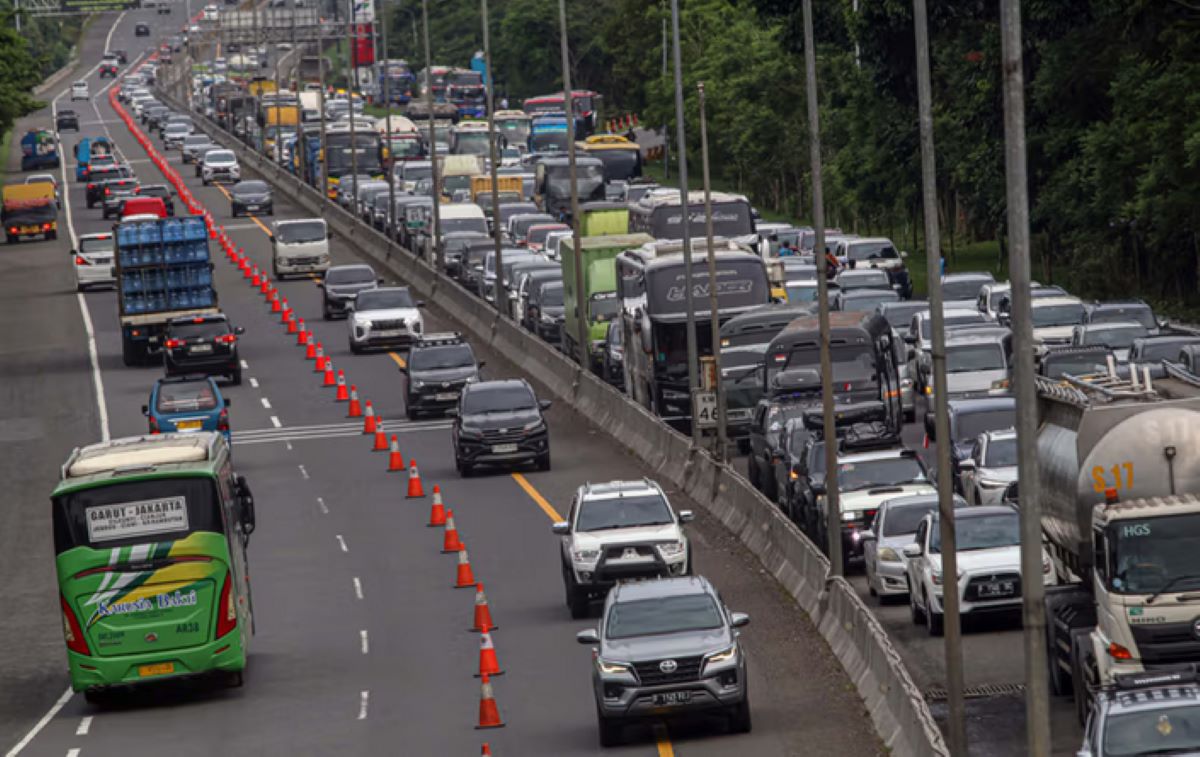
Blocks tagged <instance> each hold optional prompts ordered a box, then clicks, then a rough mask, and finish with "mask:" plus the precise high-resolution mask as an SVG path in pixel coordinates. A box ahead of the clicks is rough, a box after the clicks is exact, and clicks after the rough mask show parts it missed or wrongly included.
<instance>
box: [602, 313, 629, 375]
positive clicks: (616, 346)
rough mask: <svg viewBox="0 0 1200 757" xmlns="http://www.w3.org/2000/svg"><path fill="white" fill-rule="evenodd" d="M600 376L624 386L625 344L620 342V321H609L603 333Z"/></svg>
mask: <svg viewBox="0 0 1200 757" xmlns="http://www.w3.org/2000/svg"><path fill="white" fill-rule="evenodd" d="M601 378H603V379H604V380H605V381H607V382H608V383H610V384H612V385H613V386H615V387H617V388H619V389H624V388H625V345H624V344H622V343H621V322H620V321H619V320H613V321H609V323H608V331H607V333H605V335H604V367H603V368H602V369H601Z"/></svg>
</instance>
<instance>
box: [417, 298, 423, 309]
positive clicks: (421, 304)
mask: <svg viewBox="0 0 1200 757" xmlns="http://www.w3.org/2000/svg"><path fill="white" fill-rule="evenodd" d="M417 307H419V308H423V307H425V300H417Z"/></svg>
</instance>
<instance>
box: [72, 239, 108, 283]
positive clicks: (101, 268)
mask: <svg viewBox="0 0 1200 757" xmlns="http://www.w3.org/2000/svg"><path fill="white" fill-rule="evenodd" d="M113 250H114V245H113V235H112V232H108V231H106V232H103V233H100V234H83V235H82V236H80V237H79V247H78V248H77V249H74V250H71V257H72V259H73V260H74V263H75V288H76V289H78V290H79V291H80V292H82V291H83V290H84V289H87V288H88V287H93V286H111V285H115V284H116V283H117V278H116V276H115V275H114V274H113Z"/></svg>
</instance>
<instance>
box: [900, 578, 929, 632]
mask: <svg viewBox="0 0 1200 757" xmlns="http://www.w3.org/2000/svg"><path fill="white" fill-rule="evenodd" d="M905 583H907V584H908V612H909V614H910V615H911V616H912V622H913V625H914V626H919V625H921V624H922V623H924V622H925V612H924V611H923V610H922V609H921V608H920V607H918V606H917V593H916V592H915V591H913V587H912V582H911V581H909V580H908V579H907V578H906V579H905Z"/></svg>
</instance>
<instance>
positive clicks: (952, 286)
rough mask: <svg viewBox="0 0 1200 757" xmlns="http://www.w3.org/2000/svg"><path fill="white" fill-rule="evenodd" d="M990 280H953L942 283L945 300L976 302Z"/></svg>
mask: <svg viewBox="0 0 1200 757" xmlns="http://www.w3.org/2000/svg"><path fill="white" fill-rule="evenodd" d="M990 281H991V280H990V279H982V278H980V279H951V280H949V281H943V282H942V299H943V300H974V299H975V298H976V297H978V296H979V290H980V289H982V288H983V285H984V284H987V283H990Z"/></svg>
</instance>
